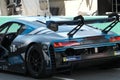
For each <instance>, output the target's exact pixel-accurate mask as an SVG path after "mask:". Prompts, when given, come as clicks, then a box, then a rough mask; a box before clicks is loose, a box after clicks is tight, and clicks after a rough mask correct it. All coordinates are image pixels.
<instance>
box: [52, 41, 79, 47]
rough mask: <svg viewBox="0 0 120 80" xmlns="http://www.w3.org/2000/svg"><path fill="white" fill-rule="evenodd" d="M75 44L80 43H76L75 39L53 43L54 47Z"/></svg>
mask: <svg viewBox="0 0 120 80" xmlns="http://www.w3.org/2000/svg"><path fill="white" fill-rule="evenodd" d="M75 45H80V43H78V42H76V41H69V42H55V43H54V47H55V48H58V47H64V46H75Z"/></svg>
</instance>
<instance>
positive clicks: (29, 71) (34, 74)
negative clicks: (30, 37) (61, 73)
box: [26, 44, 46, 78]
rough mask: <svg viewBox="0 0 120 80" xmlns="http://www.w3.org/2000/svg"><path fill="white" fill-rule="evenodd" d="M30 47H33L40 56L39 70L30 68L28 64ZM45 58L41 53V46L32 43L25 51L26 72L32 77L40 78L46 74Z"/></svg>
mask: <svg viewBox="0 0 120 80" xmlns="http://www.w3.org/2000/svg"><path fill="white" fill-rule="evenodd" d="M32 49H35V50H37V52H38V53H39V54H40V58H41V60H42V61H41V66H40V68H41V70H39V72H35V71H34V70H32V68H31V66H30V63H29V61H28V60H29V55H30V51H31V50H32ZM45 65H46V64H45V59H44V56H43V53H42V48H41V47H40V46H39V45H37V44H34V45H32V46H30V47H29V49H28V51H27V56H26V67H27V71H28V73H29V74H30V75H31V76H32V77H34V78H42V77H44V76H45V74H46V66H45Z"/></svg>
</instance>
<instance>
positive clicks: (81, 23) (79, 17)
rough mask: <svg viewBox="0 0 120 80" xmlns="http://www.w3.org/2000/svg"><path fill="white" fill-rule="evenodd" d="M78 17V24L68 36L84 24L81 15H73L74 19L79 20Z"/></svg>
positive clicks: (70, 36) (71, 35)
mask: <svg viewBox="0 0 120 80" xmlns="http://www.w3.org/2000/svg"><path fill="white" fill-rule="evenodd" d="M79 19H80V22H79V23H78V25H77V26H76V27H75V28H73V29H72V30H71V31H70V32H69V33H68V34H67V35H68V37H69V39H70V38H72V37H73V35H74V34H75V33H76V32H77V31H78V30H79V29H80V28H81V27H82V26H83V25H84V18H83V16H81V15H79V16H76V17H74V20H79Z"/></svg>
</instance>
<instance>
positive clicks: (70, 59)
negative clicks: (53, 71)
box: [63, 56, 81, 62]
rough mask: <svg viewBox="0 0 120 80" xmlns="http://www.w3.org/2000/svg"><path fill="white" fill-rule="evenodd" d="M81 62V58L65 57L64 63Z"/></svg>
mask: <svg viewBox="0 0 120 80" xmlns="http://www.w3.org/2000/svg"><path fill="white" fill-rule="evenodd" d="M78 60H81V57H80V56H68V57H63V62H68V61H78Z"/></svg>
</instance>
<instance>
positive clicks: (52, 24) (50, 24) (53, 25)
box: [47, 21, 58, 31]
mask: <svg viewBox="0 0 120 80" xmlns="http://www.w3.org/2000/svg"><path fill="white" fill-rule="evenodd" d="M47 27H48V28H49V29H51V30H52V31H58V24H57V23H55V22H53V21H50V22H48V24H47Z"/></svg>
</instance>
